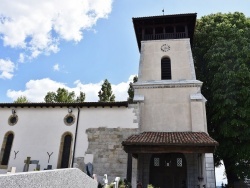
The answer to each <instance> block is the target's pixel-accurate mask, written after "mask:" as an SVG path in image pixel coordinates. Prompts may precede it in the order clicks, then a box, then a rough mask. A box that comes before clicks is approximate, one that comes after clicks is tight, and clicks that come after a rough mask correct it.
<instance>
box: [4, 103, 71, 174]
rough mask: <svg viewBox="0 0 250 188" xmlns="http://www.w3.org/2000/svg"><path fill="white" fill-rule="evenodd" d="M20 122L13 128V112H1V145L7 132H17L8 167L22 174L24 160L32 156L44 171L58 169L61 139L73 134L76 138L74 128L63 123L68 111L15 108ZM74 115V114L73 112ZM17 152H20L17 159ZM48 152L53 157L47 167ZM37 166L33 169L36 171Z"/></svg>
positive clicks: (32, 168) (5, 109) (61, 109)
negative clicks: (11, 122)
mask: <svg viewBox="0 0 250 188" xmlns="http://www.w3.org/2000/svg"><path fill="white" fill-rule="evenodd" d="M15 109H16V115H17V116H18V122H17V123H16V124H15V125H14V126H10V125H9V124H8V118H9V116H10V115H11V109H8V108H4V109H1V110H0V113H1V119H0V129H1V131H0V144H1V146H2V142H3V138H4V135H5V134H6V132H8V131H13V132H14V140H13V144H12V149H11V155H10V158H9V164H8V167H17V172H21V171H23V167H24V160H25V159H26V158H27V157H28V156H29V157H31V160H39V164H40V165H41V169H44V168H47V165H48V164H50V165H52V167H53V169H54V168H56V167H57V160H58V153H59V146H60V141H61V136H62V135H63V133H65V132H70V133H72V135H73V138H74V130H75V124H73V125H71V126H66V125H65V124H64V122H63V119H64V117H65V115H67V114H68V109H67V108H64V109H63V108H40V107H37V108H15ZM73 113H74V112H73ZM74 114H75V116H76V113H74ZM14 151H19V152H18V154H17V157H16V159H14V156H15V155H14ZM47 152H49V153H51V152H53V154H52V155H51V157H50V163H48V155H47ZM34 168H35V165H31V166H30V170H34Z"/></svg>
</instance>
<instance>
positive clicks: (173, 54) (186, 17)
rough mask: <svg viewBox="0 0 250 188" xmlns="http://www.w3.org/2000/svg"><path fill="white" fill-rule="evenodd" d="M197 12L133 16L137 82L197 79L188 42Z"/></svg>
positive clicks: (192, 31)
mask: <svg viewBox="0 0 250 188" xmlns="http://www.w3.org/2000/svg"><path fill="white" fill-rule="evenodd" d="M195 22H196V13H193V14H177V15H165V16H164V15H163V16H152V17H142V18H133V24H134V29H135V34H136V39H137V44H138V48H139V51H140V53H141V60H140V66H139V75H138V76H139V81H149V80H155V81H156V80H157V81H159V80H184V79H188V80H190V79H196V78H195V72H194V66H193V60H192V53H191V45H192V41H193V35H194V27H195Z"/></svg>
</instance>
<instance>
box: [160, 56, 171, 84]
mask: <svg viewBox="0 0 250 188" xmlns="http://www.w3.org/2000/svg"><path fill="white" fill-rule="evenodd" d="M161 79H162V80H171V79H172V76H171V62H170V59H169V58H163V59H162V60H161Z"/></svg>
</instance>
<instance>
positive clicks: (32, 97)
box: [7, 75, 134, 102]
mask: <svg viewBox="0 0 250 188" xmlns="http://www.w3.org/2000/svg"><path fill="white" fill-rule="evenodd" d="M133 77H134V75H131V76H130V77H129V80H128V81H127V82H121V83H119V84H112V90H113V93H114V94H115V96H116V98H115V100H116V101H126V100H127V97H128V94H127V90H128V87H129V82H131V81H132V79H133ZM102 83H103V81H100V82H98V83H88V84H84V83H81V81H79V80H77V81H75V82H74V85H75V87H72V88H70V87H68V86H67V85H66V84H65V83H60V82H56V81H53V80H51V79H49V78H44V79H41V80H30V81H29V82H27V83H26V88H25V90H23V91H21V90H19V91H15V90H8V91H7V96H8V97H9V98H11V99H12V100H13V101H14V100H16V99H17V98H18V97H19V96H21V95H23V96H26V97H27V98H28V100H29V101H31V102H43V101H44V97H45V95H46V94H47V92H49V91H56V90H57V89H58V88H59V87H63V88H66V89H67V90H69V91H75V93H76V95H79V93H80V91H83V92H84V93H85V94H86V99H85V101H86V102H96V101H98V99H99V98H98V91H100V89H101V85H102Z"/></svg>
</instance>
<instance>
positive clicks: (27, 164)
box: [23, 157, 40, 172]
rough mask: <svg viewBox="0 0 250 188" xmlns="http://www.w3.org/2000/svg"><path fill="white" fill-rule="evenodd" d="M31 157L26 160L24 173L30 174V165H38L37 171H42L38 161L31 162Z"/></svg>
mask: <svg viewBox="0 0 250 188" xmlns="http://www.w3.org/2000/svg"><path fill="white" fill-rule="evenodd" d="M30 159H31V157H27V159H26V160H24V163H25V165H24V167H23V172H28V171H29V165H30V164H36V170H40V165H39V161H38V160H30Z"/></svg>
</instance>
